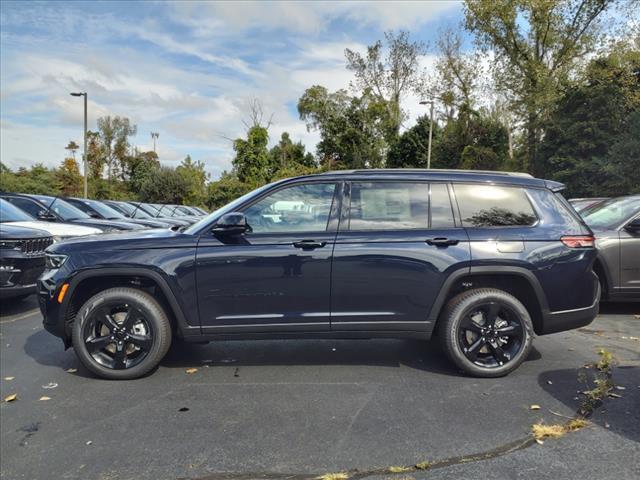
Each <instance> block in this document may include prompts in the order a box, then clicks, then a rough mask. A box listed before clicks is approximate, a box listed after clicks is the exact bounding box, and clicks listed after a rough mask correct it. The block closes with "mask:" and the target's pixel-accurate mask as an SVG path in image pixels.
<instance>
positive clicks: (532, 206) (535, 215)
mask: <svg viewBox="0 0 640 480" xmlns="http://www.w3.org/2000/svg"><path fill="white" fill-rule="evenodd" d="M456 185H468V186H476V187H485V186H489V187H499V188H510V189H519V190H522V192H523V193H524V197H525V198H526V200H527V202H528V203H529V206H530V207H531V211H532V212H533V216H534V217H535V222H533V223H532V224H531V225H490V226H482V227H476V226H473V225H470V226H466V225H465V224H464V219H463V218H462V210H461V208H460V202H459V201H458V198H457V196H456V205H457V206H458V213H459V215H460V225H461V227H462V228H465V229H494V230H495V229H502V228H509V229H514V228H535V227H537V226H538V225H539V224H540V214H539V213H538V210H536V208H535V204H534V203H533V201H532V200H531V197H530V195H529V192H528V191H527V190H528V188H529V187H525V186H521V185H504V184H501V183H474V182H454V183H452V190H453V193H454V195H455V187H456Z"/></svg>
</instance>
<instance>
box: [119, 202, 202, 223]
mask: <svg viewBox="0 0 640 480" xmlns="http://www.w3.org/2000/svg"><path fill="white" fill-rule="evenodd" d="M125 203H127V204H128V205H129V206H130V207H132V208H133V211H134V212H135V214H136V215H137V214H138V213H141V214H144V215H148V216H149V217H151V218H153V219H156V220H160V221H162V222H168V221H172V222H175V223H176V225H179V226H181V227H188V226H189V225H193V223H194V221H193V220H185V219H183V218H178V217H169V216H168V215H160V212H158V209H157V208H156V207H154V206H153V205H151V204H150V203H142V202H125Z"/></svg>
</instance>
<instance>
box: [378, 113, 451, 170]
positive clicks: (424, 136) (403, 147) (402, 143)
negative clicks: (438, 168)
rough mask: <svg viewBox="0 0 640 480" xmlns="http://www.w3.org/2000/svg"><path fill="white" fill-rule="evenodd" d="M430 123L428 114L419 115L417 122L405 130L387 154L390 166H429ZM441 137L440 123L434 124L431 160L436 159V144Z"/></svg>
mask: <svg viewBox="0 0 640 480" xmlns="http://www.w3.org/2000/svg"><path fill="white" fill-rule="evenodd" d="M429 123H430V119H429V117H428V116H427V115H423V116H421V117H418V119H417V121H416V124H415V125H414V126H413V127H411V128H409V129H408V130H406V131H404V132H403V133H402V135H400V138H399V139H398V141H397V142H396V143H395V144H394V145H393V146H392V147H391V149H390V150H389V153H388V155H387V167H389V168H427V159H428V152H429ZM439 137H440V128H439V126H438V123H437V122H435V121H434V124H433V139H432V146H431V160H432V161H434V159H435V150H436V149H435V145H437V143H438V141H439Z"/></svg>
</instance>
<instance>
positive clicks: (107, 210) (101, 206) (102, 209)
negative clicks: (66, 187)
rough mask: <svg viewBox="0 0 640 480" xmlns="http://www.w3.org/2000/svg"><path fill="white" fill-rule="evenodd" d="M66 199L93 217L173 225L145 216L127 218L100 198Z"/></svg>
mask: <svg viewBox="0 0 640 480" xmlns="http://www.w3.org/2000/svg"><path fill="white" fill-rule="evenodd" d="M64 200H65V201H67V202H68V203H70V204H71V205H73V206H74V207H76V208H78V209H80V210H82V211H83V212H84V213H86V214H87V215H89V216H90V217H92V218H102V219H104V220H117V221H122V222H127V223H133V224H136V225H141V226H143V227H146V228H169V227H171V226H172V225H171V224H169V223H165V222H161V221H159V220H151V219H149V220H147V219H144V218H127V217H126V216H125V215H124V214H123V213H121V212H119V211H118V210H116V209H115V208H113V207H111V206H109V205H108V204H106V203H103V202H101V201H100V200H91V199H88V198H75V197H65V198H64Z"/></svg>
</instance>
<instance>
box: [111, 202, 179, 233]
mask: <svg viewBox="0 0 640 480" xmlns="http://www.w3.org/2000/svg"><path fill="white" fill-rule="evenodd" d="M103 202H104V203H105V204H106V205H108V206H110V207H111V208H114V209H115V210H117V211H119V212H120V213H122V214H123V215H124V216H125V217H127V218H133V219H136V220H146V221H154V222H162V223H166V224H168V225H169V227H170V228H179V227H188V226H189V225H190V224H189V222H183V221H182V220H178V219H173V218H155V217H152V216H151V215H149V214H148V213H147V212H145V211H144V210H143V209H141V208H138V207H136V206H133V205H131V204H130V203H129V202H120V201H116V200H103Z"/></svg>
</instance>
